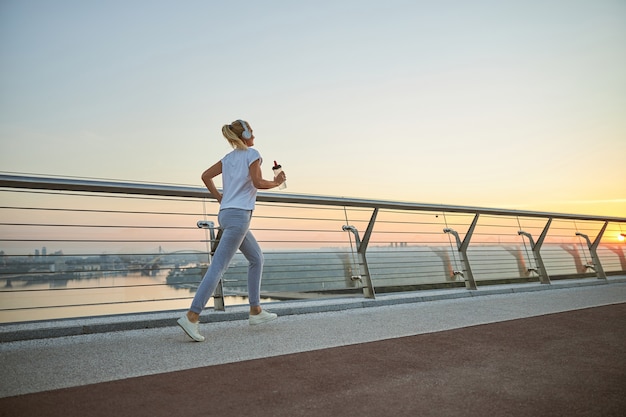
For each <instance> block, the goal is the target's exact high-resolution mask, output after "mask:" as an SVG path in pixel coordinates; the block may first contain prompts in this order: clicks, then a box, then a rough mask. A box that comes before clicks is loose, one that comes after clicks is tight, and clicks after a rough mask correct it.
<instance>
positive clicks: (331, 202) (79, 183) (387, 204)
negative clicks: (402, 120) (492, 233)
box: [0, 174, 626, 222]
mask: <svg viewBox="0 0 626 417" xmlns="http://www.w3.org/2000/svg"><path fill="white" fill-rule="evenodd" d="M0 187H4V188H24V189H46V190H57V191H87V192H102V193H121V194H141V195H154V196H163V197H193V198H208V199H213V197H212V196H211V194H210V193H209V192H208V191H207V190H206V189H205V188H201V187H189V186H178V185H177V186H174V185H161V184H149V183H142V184H135V183H128V182H121V181H96V180H84V179H69V178H47V177H34V176H18V175H6V174H0ZM257 201H259V202H266V203H286V204H308V205H324V206H342V207H344V206H345V207H362V208H378V209H390V210H415V211H433V212H442V211H445V212H448V213H475V214H481V215H494V216H520V217H539V218H552V219H567V220H587V221H609V222H626V217H614V216H598V215H585V214H568V213H553V212H545V211H532V210H515V209H498V208H486V207H473V206H459V205H449V204H428V203H412V202H398V201H386V200H371V199H362V198H346V197H333V196H319V195H317V196H316V195H298V194H289V193H272V192H259V193H258V195H257Z"/></svg>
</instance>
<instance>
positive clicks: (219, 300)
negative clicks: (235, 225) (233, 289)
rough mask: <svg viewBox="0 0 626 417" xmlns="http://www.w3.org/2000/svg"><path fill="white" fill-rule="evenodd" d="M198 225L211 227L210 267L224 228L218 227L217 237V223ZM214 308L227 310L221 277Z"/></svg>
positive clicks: (202, 222) (216, 290)
mask: <svg viewBox="0 0 626 417" xmlns="http://www.w3.org/2000/svg"><path fill="white" fill-rule="evenodd" d="M198 227H199V228H201V229H209V238H210V239H211V251H210V252H209V267H211V264H212V263H213V255H214V254H215V251H216V250H217V245H218V244H219V243H220V239H221V238H222V229H221V228H218V229H217V237H216V236H215V223H213V222H211V221H202V220H201V221H199V222H198ZM213 309H215V310H218V311H225V310H226V306H225V305H224V280H223V279H222V278H220V280H219V282H218V283H217V287H215V291H214V292H213Z"/></svg>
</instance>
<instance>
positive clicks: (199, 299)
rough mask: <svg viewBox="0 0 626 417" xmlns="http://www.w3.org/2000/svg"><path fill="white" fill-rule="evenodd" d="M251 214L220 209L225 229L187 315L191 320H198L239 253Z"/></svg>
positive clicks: (221, 223) (243, 211)
mask: <svg viewBox="0 0 626 417" xmlns="http://www.w3.org/2000/svg"><path fill="white" fill-rule="evenodd" d="M250 214H251V213H250V212H249V211H246V210H238V209H225V210H221V211H220V214H219V216H218V221H219V224H220V227H221V228H222V230H223V231H222V237H221V239H220V242H219V244H218V245H217V249H216V251H215V254H214V256H213V259H212V261H211V265H209V269H208V270H207V272H206V274H205V275H204V278H203V279H202V282H201V283H200V286H199V287H198V291H197V292H196V295H195V297H194V298H193V301H192V303H191V307H190V308H189V314H188V315H187V317H188V318H189V320H190V321H192V322H195V321H197V318H198V315H199V314H200V313H201V312H202V310H203V309H204V307H205V306H206V304H207V302H208V301H209V298H210V297H211V295H212V294H213V291H215V288H216V287H217V283H218V282H219V280H220V279H221V278H222V276H224V273H225V272H226V270H227V269H228V265H229V264H230V261H231V260H232V259H233V257H234V256H235V253H237V249H238V248H239V247H240V246H241V245H242V242H243V240H244V238H245V237H246V233H247V232H248V227H249V226H250ZM194 319H195V320H194Z"/></svg>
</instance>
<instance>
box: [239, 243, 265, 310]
mask: <svg viewBox="0 0 626 417" xmlns="http://www.w3.org/2000/svg"><path fill="white" fill-rule="evenodd" d="M239 249H240V250H241V252H242V253H243V255H244V256H245V257H246V259H247V260H248V262H249V265H248V300H249V302H250V312H251V313H252V314H258V313H260V312H261V307H260V306H261V277H262V275H263V262H264V258H263V251H262V250H261V247H260V246H259V243H258V242H257V241H256V239H255V237H254V235H253V234H252V232H250V231H248V233H246V236H245V238H244V239H243V242H241V246H240V247H239Z"/></svg>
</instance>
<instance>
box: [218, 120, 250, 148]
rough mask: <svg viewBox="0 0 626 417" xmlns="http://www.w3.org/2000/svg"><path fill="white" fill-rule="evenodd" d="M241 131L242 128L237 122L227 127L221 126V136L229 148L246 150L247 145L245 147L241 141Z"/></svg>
mask: <svg viewBox="0 0 626 417" xmlns="http://www.w3.org/2000/svg"><path fill="white" fill-rule="evenodd" d="M244 123H245V122H244ZM243 131H244V127H243V126H242V125H241V122H240V121H239V120H237V121H235V122H232V123H231V124H229V125H224V126H222V135H224V137H225V138H226V140H227V141H228V143H229V144H230V146H232V147H233V148H234V149H241V150H246V149H248V145H246V143H245V142H244V141H243V139H241V135H242V134H243Z"/></svg>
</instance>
